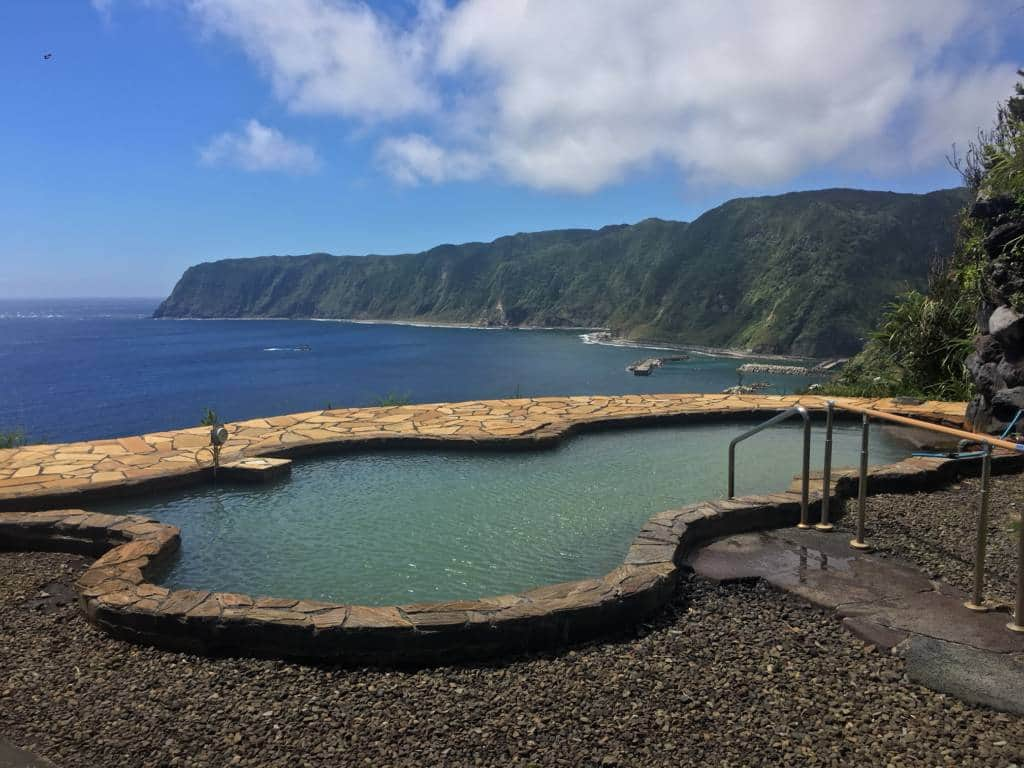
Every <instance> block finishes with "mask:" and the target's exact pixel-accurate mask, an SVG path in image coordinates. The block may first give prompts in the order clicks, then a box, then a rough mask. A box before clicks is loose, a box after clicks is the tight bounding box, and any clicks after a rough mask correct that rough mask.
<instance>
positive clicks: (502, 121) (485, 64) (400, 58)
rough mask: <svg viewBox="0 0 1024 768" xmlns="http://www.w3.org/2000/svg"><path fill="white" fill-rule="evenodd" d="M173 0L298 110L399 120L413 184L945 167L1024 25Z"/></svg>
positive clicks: (992, 20) (874, 16)
mask: <svg viewBox="0 0 1024 768" xmlns="http://www.w3.org/2000/svg"><path fill="white" fill-rule="evenodd" d="M180 1H181V2H184V3H186V4H187V6H188V7H189V8H190V9H191V12H192V13H193V15H194V17H195V18H197V19H198V20H199V21H200V22H201V24H202V27H203V28H204V29H205V30H207V31H208V32H210V33H211V34H216V35H222V36H224V37H226V38H228V39H231V40H234V41H236V42H238V43H239V44H240V45H241V46H242V47H243V48H244V50H245V51H246V52H247V54H248V55H249V56H250V58H252V60H253V61H254V62H256V63H257V64H258V66H259V67H260V68H261V70H262V71H264V72H265V73H266V75H267V77H268V78H269V80H270V81H271V83H272V85H273V88H274V91H275V93H276V94H277V96H278V97H279V98H280V99H281V100H282V101H283V102H284V103H285V104H286V105H287V106H288V107H289V108H290V109H292V110H294V111H296V112H303V113H320V114H331V115H338V116H341V117H343V118H346V119H349V120H355V121H357V122H359V123H361V124H373V125H376V126H377V130H383V131H385V132H386V135H385V136H384V137H383V138H381V139H380V143H379V145H378V147H377V156H378V158H379V160H380V162H381V164H382V166H383V167H384V168H385V169H386V170H387V171H388V172H389V173H391V174H392V175H393V176H394V177H395V178H396V179H397V180H399V181H400V182H402V183H416V182H418V181H425V182H431V183H440V182H444V181H448V180H453V179H466V178H472V177H476V176H481V175H485V174H496V175H498V176H500V177H502V178H505V179H510V180H512V181H514V182H517V183H521V184H525V185H529V186H532V187H538V188H552V189H566V190H574V191H579V192H588V191H592V190H595V189H598V188H600V187H601V186H604V185H607V184H609V183H614V182H616V181H618V180H621V179H623V178H625V177H626V176H628V175H629V174H630V173H632V172H634V171H636V170H638V169H643V168H645V167H649V166H651V165H653V164H662V163H669V164H672V165H674V166H676V167H677V168H678V169H679V171H680V172H681V174H683V175H684V176H685V177H686V178H688V179H692V180H698V181H701V182H712V183H718V182H724V183H730V184H737V185H740V186H743V185H760V184H764V183H769V182H778V181H782V180H785V179H786V178H790V177H792V176H794V175H796V174H799V173H801V172H803V171H806V170H808V169H812V168H815V167H820V166H822V165H825V164H849V165H855V166H858V167H863V166H865V165H874V166H878V165H885V164H889V165H892V166H894V167H900V168H904V169H909V168H915V167H921V166H927V165H929V164H934V163H936V162H941V161H942V157H943V155H944V154H945V152H946V151H947V149H948V147H949V144H950V143H951V142H952V141H959V142H961V143H962V142H963V141H965V140H966V139H968V138H970V136H971V135H973V133H974V131H975V129H976V128H977V127H978V126H983V125H988V124H989V123H990V121H991V119H992V115H993V112H994V104H995V102H996V101H997V100H998V99H1000V98H1005V96H1006V95H1008V93H1009V90H1010V85H1011V84H1012V82H1013V73H1014V69H1015V66H1016V64H1017V62H1002V61H998V60H997V57H996V55H995V53H994V52H993V51H994V50H995V48H994V47H993V46H992V45H991V40H992V38H993V37H995V38H999V37H1000V36H1005V37H1006V38H1007V39H1012V37H1013V36H1014V35H1015V34H1019V33H1020V32H1021V31H1022V30H1021V27H1022V21H1021V18H1020V15H1019V14H1015V13H1014V12H1013V10H1014V9H1013V5H1012V3H1007V2H989V1H988V0H944V1H943V2H942V3H941V4H937V3H935V2H934V0H899V1H898V2H893V1H892V0H862V1H861V2H857V3H852V2H849V1H848V0H815V2H806V0H730V1H728V2H727V1H726V0H722V1H721V2H706V0H558V2H554V1H552V2H530V1H528V0H462V2H459V3H457V4H456V5H454V6H453V7H451V8H448V7H447V6H445V4H444V3H443V1H442V0H420V3H419V5H418V6H416V8H415V9H414V10H413V11H411V12H410V14H409V15H408V18H405V19H402V20H396V19H395V18H394V17H391V16H387V15H385V14H384V13H383V12H380V11H378V10H374V6H372V5H370V4H368V3H365V2H360V1H359V0H291V1H290V2H284V1H283V0H180ZM951 51H952V54H955V55H951ZM409 119H415V120H416V121H417V123H416V129H415V130H413V131H410V130H409V129H408V128H406V127H404V126H403V125H402V122H403V121H405V120H409Z"/></svg>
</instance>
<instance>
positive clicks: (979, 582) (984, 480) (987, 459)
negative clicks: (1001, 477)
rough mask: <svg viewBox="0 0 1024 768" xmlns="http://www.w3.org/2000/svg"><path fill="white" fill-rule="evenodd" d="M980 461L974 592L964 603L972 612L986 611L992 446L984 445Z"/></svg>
mask: <svg viewBox="0 0 1024 768" xmlns="http://www.w3.org/2000/svg"><path fill="white" fill-rule="evenodd" d="M984 450H985V455H984V456H983V457H982V459H981V507H980V509H979V510H978V539H977V542H976V543H975V546H974V591H973V592H972V593H971V599H970V600H968V601H967V602H966V603H964V607H965V608H970V609H971V610H972V611H987V610H988V608H987V607H986V606H985V594H984V591H985V545H986V543H987V541H988V500H989V480H990V479H991V477H992V445H991V444H990V443H985V448H984Z"/></svg>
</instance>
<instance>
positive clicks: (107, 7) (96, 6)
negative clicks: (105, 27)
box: [89, 0, 114, 21]
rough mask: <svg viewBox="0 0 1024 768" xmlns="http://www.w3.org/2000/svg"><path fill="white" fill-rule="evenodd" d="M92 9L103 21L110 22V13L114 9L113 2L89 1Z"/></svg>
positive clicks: (108, 0) (105, 0)
mask: <svg viewBox="0 0 1024 768" xmlns="http://www.w3.org/2000/svg"><path fill="white" fill-rule="evenodd" d="M89 2H90V4H91V5H92V7H93V10H94V11H96V13H98V14H99V15H100V16H102V17H103V20H104V21H110V12H111V11H112V10H113V9H114V0H89Z"/></svg>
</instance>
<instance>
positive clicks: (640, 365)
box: [626, 355, 690, 376]
mask: <svg viewBox="0 0 1024 768" xmlns="http://www.w3.org/2000/svg"><path fill="white" fill-rule="evenodd" d="M689 359H690V356H689V355H671V356H669V357H648V358H645V359H643V360H637V361H636V362H634V363H630V364H629V365H627V366H626V370H627V371H629V372H630V373H632V374H633V375H634V376H650V375H651V373H652V372H653V371H654V369H655V368H661V366H663V365H664V364H665V363H676V362H681V361H683V360H689Z"/></svg>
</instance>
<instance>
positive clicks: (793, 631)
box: [0, 553, 1024, 768]
mask: <svg viewBox="0 0 1024 768" xmlns="http://www.w3.org/2000/svg"><path fill="white" fill-rule="evenodd" d="M83 563H84V561H83V560H82V559H81V558H77V557H71V556H67V555H55V554H38V553H0V737H3V738H6V739H8V740H9V741H11V742H13V743H14V744H16V745H19V746H22V747H25V748H30V749H32V750H33V751H35V752H37V753H39V754H42V755H44V756H46V757H48V758H50V759H51V760H53V761H54V762H55V763H56V764H57V765H58V766H65V767H69V766H90V768H93V767H95V766H118V767H120V766H165V765H180V766H222V765H250V766H289V767H291V766H348V765H370V766H390V765H397V766H411V765H427V766H433V765H459V766H461V765H495V766H508V765H520V766H549V765H550V766H560V765H566V766H608V765H612V766H617V765H622V766H627V765H628V766H660V765H665V766H669V765H671V766H679V765H709V766H710V765H715V766H727V765H736V766H740V765H771V766H778V765H794V764H800V765H834V766H840V765H842V766H846V765H864V766H867V765H871V766H917V765H921V766H925V765H927V766H935V765H950V766H954V765H955V766H981V765H984V766H1009V765H1013V764H1015V763H1021V764H1024V718H1019V717H1013V716H1010V715H1003V714H999V713H995V712H992V711H989V710H985V709H982V708H976V707H970V706H967V705H964V704H961V703H960V702H958V701H956V700H954V699H951V698H949V697H947V696H943V695H941V694H937V693H932V692H930V691H928V690H926V689H924V688H921V687H919V686H916V685H913V684H911V683H909V682H907V681H906V680H905V678H904V676H903V661H902V660H901V659H900V658H898V657H896V656H893V655H891V654H883V653H879V652H877V651H875V650H874V649H872V648H870V647H865V646H864V645H863V644H862V643H861V642H860V641H858V640H856V639H854V638H853V637H851V636H849V635H847V634H846V633H845V632H843V631H842V630H841V629H840V628H839V626H838V625H837V623H836V621H835V619H834V618H831V617H830V616H829V615H827V614H825V613H823V612H820V611H818V610H816V609H814V608H812V607H810V606H809V605H807V604H805V603H803V602H802V601H800V600H799V599H797V598H795V597H793V596H790V595H786V594H782V593H777V592H774V591H772V590H771V589H769V588H767V587H764V586H749V585H748V586H733V587H716V586H712V585H710V584H708V583H706V582H703V581H700V580H696V579H694V580H692V581H690V582H689V583H688V584H687V585H685V588H684V589H683V590H681V595H682V594H683V593H685V594H686V595H687V597H686V598H685V599H684V598H683V597H682V596H680V597H679V598H677V600H676V602H675V603H674V605H673V606H672V608H671V609H670V610H669V611H668V612H667V613H666V614H664V615H663V616H662V617H661V618H660V619H659V620H658V621H657V622H656V623H655V624H654V625H652V626H650V627H644V628H642V629H641V631H639V632H638V633H637V634H635V635H633V636H631V637H629V638H625V639H621V640H619V641H617V642H606V643H601V644H596V645H593V646H587V647H582V648H577V649H576V650H574V651H570V652H567V653H565V654H562V655H556V656H544V657H537V658H532V659H524V660H519V661H515V662H512V663H507V664H503V665H495V666H473V667H456V668H439V669H433V670H421V671H418V672H394V671H391V672H388V671H377V670H344V669H336V668H324V667H311V666H302V665H296V664H287V663H282V662H275V661H261V660H246V659H234V660H233V659H204V658H198V657H195V656H188V655H183V654H171V653H164V652H161V651H157V650H154V649H150V648H143V647H135V646H131V645H128V644H126V643H122V642H119V641H116V640H113V639H110V638H108V637H106V636H105V635H103V634H102V633H100V632H98V631H97V630H95V629H93V628H92V627H90V626H89V625H88V624H86V622H85V621H84V620H83V619H82V618H81V617H80V616H79V615H78V614H77V612H76V609H75V608H74V607H72V606H70V605H63V606H56V607H55V606H54V605H53V604H52V603H53V600H52V599H47V598H45V597H44V598H42V600H41V602H40V601H39V600H38V598H40V587H41V586H44V585H45V586H46V590H45V591H46V593H47V594H49V595H59V594H60V589H59V587H57V586H55V585H53V584H51V583H50V582H52V581H53V580H54V579H55V578H56V577H58V576H59V577H60V578H61V579H62V580H63V581H64V582H67V581H68V580H70V579H71V578H72V577H73V574H74V573H75V572H77V570H78V569H80V568H82V567H83ZM33 601H35V602H33Z"/></svg>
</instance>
